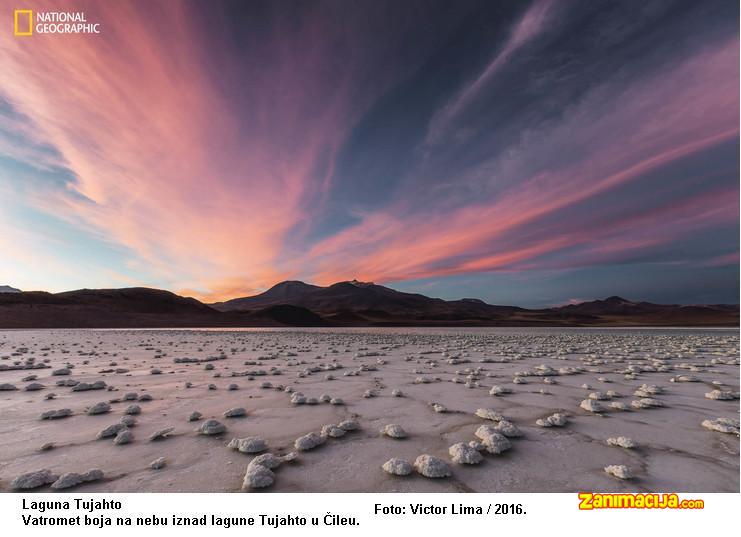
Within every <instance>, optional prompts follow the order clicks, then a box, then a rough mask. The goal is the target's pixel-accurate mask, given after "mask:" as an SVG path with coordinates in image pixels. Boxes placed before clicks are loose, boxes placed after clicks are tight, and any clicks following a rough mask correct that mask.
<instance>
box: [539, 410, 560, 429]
mask: <svg viewBox="0 0 741 537" xmlns="http://www.w3.org/2000/svg"><path fill="white" fill-rule="evenodd" d="M566 422H567V419H566V416H565V415H563V414H559V413H558V412H556V413H555V414H552V415H550V416H548V417H547V418H541V419H539V420H537V421H536V422H535V424H536V425H539V426H540V427H563V426H564V425H566Z"/></svg>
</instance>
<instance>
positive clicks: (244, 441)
mask: <svg viewBox="0 0 741 537" xmlns="http://www.w3.org/2000/svg"><path fill="white" fill-rule="evenodd" d="M227 447H228V448H230V449H235V450H237V451H239V452H240V453H259V452H261V451H265V450H266V449H268V444H267V442H265V440H263V439H262V438H260V437H259V436H248V437H247V438H232V440H231V442H229V444H228V445H227Z"/></svg>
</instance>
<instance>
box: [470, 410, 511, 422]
mask: <svg viewBox="0 0 741 537" xmlns="http://www.w3.org/2000/svg"><path fill="white" fill-rule="evenodd" d="M475 414H476V416H478V417H479V418H482V419H485V420H491V421H501V420H503V419H504V416H502V415H501V414H500V413H499V412H497V411H496V410H494V409H493V408H478V409H476V412H475Z"/></svg>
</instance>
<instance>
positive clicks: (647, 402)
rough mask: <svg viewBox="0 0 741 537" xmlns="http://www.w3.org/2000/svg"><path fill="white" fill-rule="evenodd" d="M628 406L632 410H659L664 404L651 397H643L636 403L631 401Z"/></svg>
mask: <svg viewBox="0 0 741 537" xmlns="http://www.w3.org/2000/svg"><path fill="white" fill-rule="evenodd" d="M630 406H632V407H633V408H638V409H641V408H660V407H662V406H664V403H662V402H661V401H659V400H658V399H653V398H651V397H644V398H643V399H638V400H636V401H631V402H630Z"/></svg>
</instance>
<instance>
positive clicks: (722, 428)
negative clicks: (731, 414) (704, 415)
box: [702, 418, 739, 435]
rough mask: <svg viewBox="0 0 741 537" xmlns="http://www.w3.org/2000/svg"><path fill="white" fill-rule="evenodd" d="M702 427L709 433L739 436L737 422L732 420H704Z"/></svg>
mask: <svg viewBox="0 0 741 537" xmlns="http://www.w3.org/2000/svg"><path fill="white" fill-rule="evenodd" d="M702 426H703V427H705V428H706V429H709V430H711V431H716V432H719V433H727V434H736V435H737V434H739V433H738V431H739V421H738V420H734V419H732V418H715V419H712V420H704V421H703V422H702Z"/></svg>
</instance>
